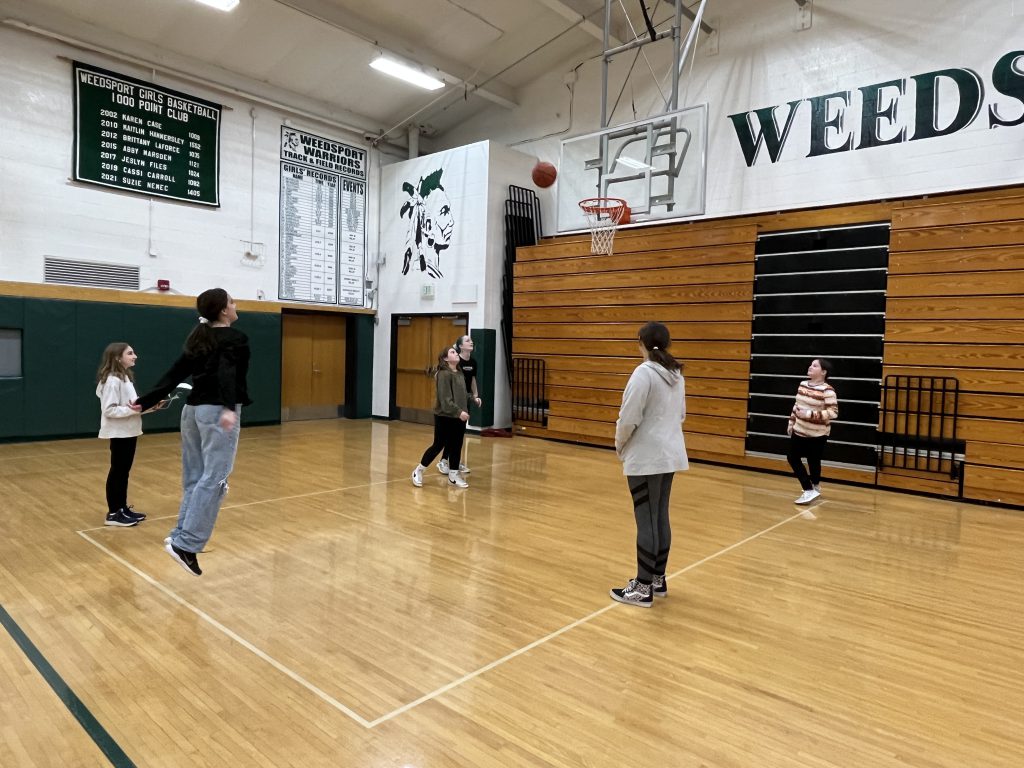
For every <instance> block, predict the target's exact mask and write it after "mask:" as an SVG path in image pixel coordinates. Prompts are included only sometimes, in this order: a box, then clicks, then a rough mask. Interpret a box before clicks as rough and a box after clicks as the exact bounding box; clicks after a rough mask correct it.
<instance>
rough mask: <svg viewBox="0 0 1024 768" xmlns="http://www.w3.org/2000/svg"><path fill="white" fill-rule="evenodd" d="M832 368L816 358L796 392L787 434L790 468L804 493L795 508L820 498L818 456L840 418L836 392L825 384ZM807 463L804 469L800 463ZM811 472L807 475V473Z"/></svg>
mask: <svg viewBox="0 0 1024 768" xmlns="http://www.w3.org/2000/svg"><path fill="white" fill-rule="evenodd" d="M831 372H832V364H831V363H830V362H829V361H828V360H825V359H822V358H818V359H815V360H812V361H811V365H810V367H809V368H808V369H807V381H802V382H800V386H799V387H798V388H797V391H796V402H795V403H793V410H792V412H791V413H790V414H789V426H787V427H786V434H788V435H789V436H790V441H789V455H788V456H787V458H788V459H789V465H790V466H791V467H792V468H793V473H794V474H795V475H796V479H797V480H799V481H800V487H801V488H803V490H804V492H803V493H802V494H800V497H799V498H798V499H796V503H797V504H810V503H811V502H812V501H814V500H815V499H816V498H818V497H819V496H820V495H821V489H820V487H819V486H820V483H821V456H822V454H823V453H824V452H825V443H826V442H828V435H829V432H830V431H831V429H832V422H833V421H835V420H836V419H837V418H838V417H839V400H838V399H837V398H836V391H835V390H834V389H832V385H831V384H829V383H828V376H829V374H830V373H831ZM805 458H806V459H807V469H804V464H803V459H805ZM808 470H810V472H808Z"/></svg>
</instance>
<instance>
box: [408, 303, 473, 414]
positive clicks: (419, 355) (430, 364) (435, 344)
mask: <svg viewBox="0 0 1024 768" xmlns="http://www.w3.org/2000/svg"><path fill="white" fill-rule="evenodd" d="M468 321H469V318H468V316H467V315H454V314H453V315H394V316H393V317H392V328H391V338H392V340H393V341H392V361H393V364H392V370H394V372H395V373H394V386H392V388H391V392H392V393H393V398H394V399H393V402H392V407H391V416H392V418H395V419H399V420H401V421H415V422H419V423H422V424H432V423H433V421H434V413H433V410H434V392H435V387H434V367H435V366H436V365H437V356H438V354H439V353H440V352H441V350H442V349H444V348H445V347H449V346H452V345H454V344H455V342H456V341H457V340H458V339H459V337H460V336H464V335H465V334H466V333H467V330H466V329H467V327H468Z"/></svg>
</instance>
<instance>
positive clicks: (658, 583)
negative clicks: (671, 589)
mask: <svg viewBox="0 0 1024 768" xmlns="http://www.w3.org/2000/svg"><path fill="white" fill-rule="evenodd" d="M651 591H652V592H653V593H654V596H655V597H668V586H666V584H665V574H662V575H661V576H655V577H654V578H653V579H652V580H651Z"/></svg>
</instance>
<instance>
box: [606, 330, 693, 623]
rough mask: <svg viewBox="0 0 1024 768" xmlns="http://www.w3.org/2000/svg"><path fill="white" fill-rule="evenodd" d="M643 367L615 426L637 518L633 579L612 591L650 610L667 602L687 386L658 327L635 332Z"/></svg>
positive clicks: (621, 599) (682, 462)
mask: <svg viewBox="0 0 1024 768" xmlns="http://www.w3.org/2000/svg"><path fill="white" fill-rule="evenodd" d="M639 340H640V351H641V352H642V353H643V356H644V362H643V363H641V364H640V365H638V366H637V367H636V369H635V370H634V371H633V374H632V375H631V376H630V377H629V381H628V382H627V383H626V390H625V392H623V393H622V407H621V408H620V409H619V419H618V421H617V422H616V423H615V452H616V454H618V457H619V459H620V460H621V461H622V472H623V474H624V475H626V479H627V481H628V483H629V491H630V493H631V494H632V496H633V514H634V516H635V517H636V564H637V570H636V578H635V579H630V580H629V582H628V583H627V584H626V586H625V587H622V588H618V589H613V590H611V592H610V594H611V596H612V599H614V600H618V601H619V602H620V603H627V604H629V605H637V606H640V607H643V608H650V607H651V605H652V604H653V602H654V601H653V599H652V598H653V597H667V596H668V588H667V587H666V586H665V568H666V566H667V564H668V553H669V548H670V547H671V545H672V529H671V527H670V526H669V519H668V506H669V497H670V495H671V493H672V478H673V476H674V474H675V473H676V472H678V471H680V470H685V469H689V463H688V462H687V460H686V445H685V444H684V442H683V427H682V424H683V419H685V418H686V387H685V382H684V381H683V375H682V366H681V365H680V364H679V362H678V361H677V360H676V359H675V358H674V357H672V355H671V354H669V352H668V347H669V345H671V343H672V340H671V339H670V338H669V334H668V328H666V327H665V326H664V325H662V324H661V323H647V324H646V325H645V326H644V327H643V328H641V329H640V333H639Z"/></svg>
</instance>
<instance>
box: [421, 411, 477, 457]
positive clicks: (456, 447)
mask: <svg viewBox="0 0 1024 768" xmlns="http://www.w3.org/2000/svg"><path fill="white" fill-rule="evenodd" d="M465 434H466V425H465V422H464V421H463V420H462V419H453V418H452V417H451V416H438V415H437V414H436V413H435V414H434V442H432V443H431V444H430V447H429V448H427V450H425V451H424V452H423V458H422V459H420V464H421V465H422V466H424V467H429V466H430V462H432V461H433V460H434V459H436V458H437V454H439V453H441V451H444V455H445V456H454V457H455V459H454V462H452V461H451V460H450V459H449V462H450V463H449V464H448V469H449V471H450V470H453V469H458V468H459V456H461V455H462V438H463V437H464V436H465Z"/></svg>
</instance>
